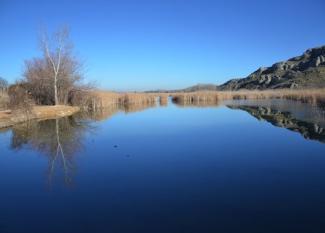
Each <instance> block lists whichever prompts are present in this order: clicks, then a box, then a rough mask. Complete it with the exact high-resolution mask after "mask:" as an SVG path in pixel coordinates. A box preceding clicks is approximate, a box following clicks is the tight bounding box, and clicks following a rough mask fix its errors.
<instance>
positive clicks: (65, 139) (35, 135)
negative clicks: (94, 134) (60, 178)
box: [11, 117, 95, 185]
mask: <svg viewBox="0 0 325 233" xmlns="http://www.w3.org/2000/svg"><path fill="white" fill-rule="evenodd" d="M94 129H95V128H94V126H92V125H91V123H90V122H89V121H86V120H82V119H80V118H77V117H66V118H60V119H51V120H44V121H30V122H26V123H24V124H20V125H15V126H14V127H13V128H12V140H11V148H12V149H16V150H19V149H22V148H23V147H24V146H28V147H29V148H31V149H32V150H36V151H38V152H40V153H41V154H42V155H45V156H47V157H48V172H47V173H48V181H49V184H50V185H51V184H52V178H53V175H54V170H55V167H56V165H58V164H60V165H61V166H62V169H63V174H64V182H65V184H67V185H71V184H72V177H73V173H74V170H75V165H74V160H73V158H74V156H75V155H76V154H77V153H78V152H80V150H82V148H83V139H84V136H85V133H87V132H89V131H93V130H94Z"/></svg>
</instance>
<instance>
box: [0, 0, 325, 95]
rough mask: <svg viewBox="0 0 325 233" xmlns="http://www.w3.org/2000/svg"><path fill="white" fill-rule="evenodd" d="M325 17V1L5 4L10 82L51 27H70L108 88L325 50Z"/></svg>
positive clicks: (182, 79)
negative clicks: (39, 37) (41, 33)
mask: <svg viewBox="0 0 325 233" xmlns="http://www.w3.org/2000/svg"><path fill="white" fill-rule="evenodd" d="M324 12H325V1H324V0H318V1H317V0H309V1H293V0H292V1H289V0H282V1H279V0H274V1H265V0H246V1H239V0H238V1H234V0H228V1H208V0H114V1H113V0H106V1H104V0H92V1H67V0H66V1H63V0H56V1H36V0H29V1H23V0H21V1H18V0H0V28H1V33H0V42H1V43H0V76H2V77H4V78H6V79H7V80H9V81H10V82H14V80H16V79H19V78H20V77H21V75H22V71H23V67H24V66H23V65H24V60H26V59H29V58H32V57H34V56H38V55H39V52H38V48H37V33H38V31H39V29H40V27H41V26H42V25H43V26H44V25H45V26H46V27H47V28H48V30H49V31H50V32H51V31H53V30H55V29H57V28H58V27H60V26H62V25H64V24H68V25H69V26H70V28H71V39H72V40H73V42H74V44H75V50H76V53H77V54H78V55H79V56H80V57H81V58H82V59H83V60H84V61H85V64H86V65H85V71H86V77H87V79H88V80H90V81H96V83H97V85H98V86H99V87H101V88H104V89H112V90H146V89H156V88H169V89H173V88H181V87H187V86H190V85H193V84H196V83H215V84H221V83H223V82H225V81H226V80H228V79H230V78H236V77H245V76H247V75H248V74H249V73H251V72H253V71H254V70H256V69H257V68H258V67H260V66H268V65H271V64H272V63H274V62H277V61H280V60H284V59H287V58H290V57H292V56H295V55H299V54H301V53H302V52H303V51H304V50H306V49H307V48H310V47H315V46H320V45H324V44H325V26H324V22H325V13H324Z"/></svg>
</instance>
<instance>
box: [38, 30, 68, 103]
mask: <svg viewBox="0 0 325 233" xmlns="http://www.w3.org/2000/svg"><path fill="white" fill-rule="evenodd" d="M68 38H69V29H68V28H67V27H64V28H62V29H60V30H59V31H57V32H56V33H55V34H54V35H53V37H52V40H51V39H49V37H48V36H47V33H46V31H44V32H43V33H42V36H41V40H40V46H41V49H42V51H43V55H44V57H45V60H46V62H47V63H49V64H50V66H51V68H52V69H53V70H52V71H53V72H52V78H53V87H54V103H55V105H57V104H59V99H58V76H59V73H60V71H61V69H62V62H63V60H64V57H66V58H67V57H69V56H70V52H71V51H70V50H71V44H70V42H69V40H68Z"/></svg>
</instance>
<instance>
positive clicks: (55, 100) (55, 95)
mask: <svg viewBox="0 0 325 233" xmlns="http://www.w3.org/2000/svg"><path fill="white" fill-rule="evenodd" d="M57 81H58V79H57V75H55V76H54V105H58V104H59V100H58V86H57V83H58V82H57Z"/></svg>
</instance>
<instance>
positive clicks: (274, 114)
mask: <svg viewBox="0 0 325 233" xmlns="http://www.w3.org/2000/svg"><path fill="white" fill-rule="evenodd" d="M228 107H229V108H232V109H240V110H244V111H246V112H248V113H249V114H251V115H252V116H254V117H255V118H257V119H258V120H266V121H267V122H270V123H271V124H272V125H274V126H278V127H282V128H286V129H289V130H292V131H295V132H298V133H300V134H301V135H302V136H303V137H304V138H306V139H311V140H317V141H320V142H322V143H325V129H324V128H323V127H322V126H320V125H319V124H318V123H316V122H312V121H304V120H301V119H298V118H296V117H294V116H293V114H291V113H290V112H283V111H279V110H274V109H271V108H270V107H261V106H228Z"/></svg>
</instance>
